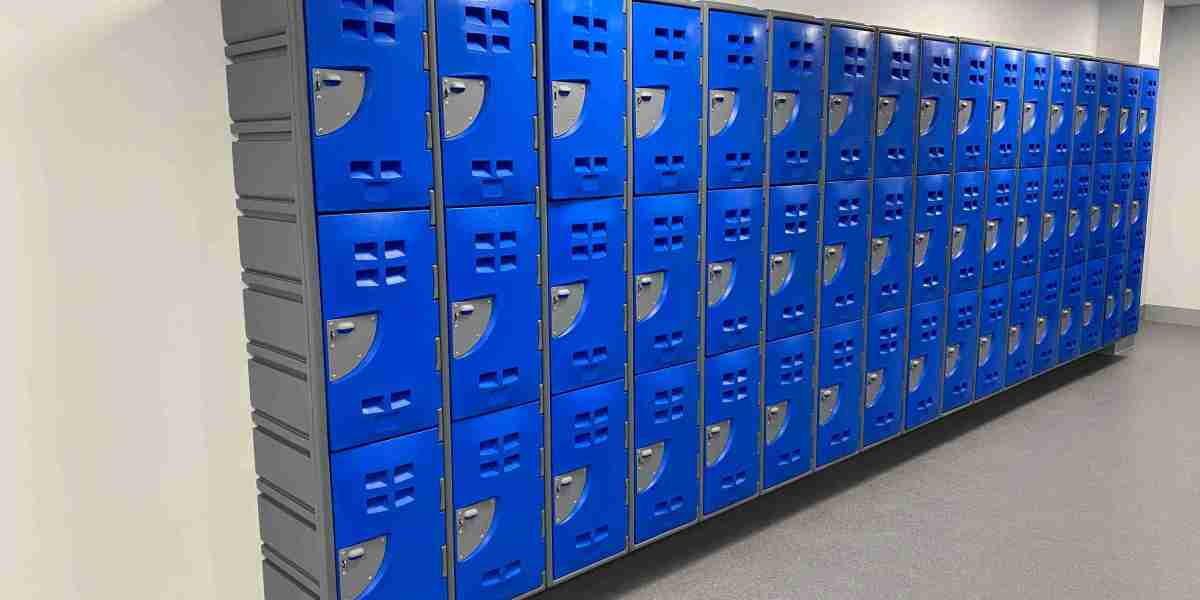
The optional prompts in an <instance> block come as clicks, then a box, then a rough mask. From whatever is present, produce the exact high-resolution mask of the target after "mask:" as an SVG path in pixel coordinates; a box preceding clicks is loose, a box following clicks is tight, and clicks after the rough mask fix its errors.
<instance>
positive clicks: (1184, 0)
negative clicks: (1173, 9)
mask: <svg viewBox="0 0 1200 600" xmlns="http://www.w3.org/2000/svg"><path fill="white" fill-rule="evenodd" d="M1193 4H1200V0H1167V6H1192V5H1193Z"/></svg>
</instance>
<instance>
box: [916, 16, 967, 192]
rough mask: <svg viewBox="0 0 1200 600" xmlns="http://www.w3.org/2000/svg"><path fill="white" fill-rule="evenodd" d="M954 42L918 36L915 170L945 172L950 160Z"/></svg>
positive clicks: (952, 146)
mask: <svg viewBox="0 0 1200 600" xmlns="http://www.w3.org/2000/svg"><path fill="white" fill-rule="evenodd" d="M956 54H957V47H956V46H955V45H954V42H950V41H944V40H936V39H930V38H922V39H921V88H920V92H921V100H920V102H919V103H918V106H917V174H919V175H929V174H932V173H949V172H950V167H951V165H952V164H953V162H954V120H955V115H956V114H957V112H958V111H957V110H956V107H955V106H954V78H955V71H956V69H955V66H956V65H957V63H958V59H957V58H956V57H955V55H956Z"/></svg>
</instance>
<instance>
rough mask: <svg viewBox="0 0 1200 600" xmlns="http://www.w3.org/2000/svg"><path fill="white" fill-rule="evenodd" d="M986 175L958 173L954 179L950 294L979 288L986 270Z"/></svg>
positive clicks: (977, 172) (982, 172)
mask: <svg viewBox="0 0 1200 600" xmlns="http://www.w3.org/2000/svg"><path fill="white" fill-rule="evenodd" d="M986 180H987V173H985V172H984V171H973V172H970V173H959V174H958V175H956V176H955V178H954V184H955V188H956V190H955V194H954V214H953V215H952V218H953V225H951V228H950V291H951V293H955V292H965V291H968V290H970V291H974V290H978V289H979V281H980V279H979V278H980V271H982V270H983V263H982V258H983V257H982V252H983V243H984V241H985V240H984V231H985V230H984V219H983V204H984V190H985V189H986Z"/></svg>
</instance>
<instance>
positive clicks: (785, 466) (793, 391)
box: [763, 333, 817, 487]
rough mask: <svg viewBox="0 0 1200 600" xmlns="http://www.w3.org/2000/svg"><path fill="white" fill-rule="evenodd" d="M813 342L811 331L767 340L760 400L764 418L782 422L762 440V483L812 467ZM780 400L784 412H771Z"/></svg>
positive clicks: (778, 480) (775, 482)
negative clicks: (764, 396)
mask: <svg viewBox="0 0 1200 600" xmlns="http://www.w3.org/2000/svg"><path fill="white" fill-rule="evenodd" d="M816 343H817V342H816V335H815V334H812V333H806V334H801V335H794V336H792V337H788V338H783V339H781V340H775V341H773V342H767V345H766V371H765V373H766V375H765V377H766V380H765V381H764V384H765V386H764V387H765V390H766V398H765V399H764V402H763V404H764V405H765V406H766V407H767V411H768V413H767V417H766V418H767V419H771V418H772V417H774V418H783V424H782V425H781V426H780V430H779V433H778V434H777V435H776V437H775V439H773V440H770V439H768V440H765V444H766V446H765V449H764V452H765V454H764V455H763V487H772V486H776V485H779V484H781V483H783V482H785V481H788V480H789V479H794V478H796V477H799V476H800V475H803V474H805V473H807V472H808V471H809V470H811V469H812V465H813V415H814V411H813V406H814V403H813V398H814V397H815V396H814V394H815V393H816V392H815V389H814V387H813V386H814V385H815V384H816V380H815V369H816V363H815V358H816V353H817V346H816ZM784 402H786V403H787V404H786V407H785V408H784V409H783V410H780V411H779V412H781V413H783V414H784V415H785V416H783V417H779V416H778V413H776V414H775V415H772V414H771V412H770V411H771V408H772V407H776V408H778V405H779V404H781V403H784ZM768 429H770V428H768Z"/></svg>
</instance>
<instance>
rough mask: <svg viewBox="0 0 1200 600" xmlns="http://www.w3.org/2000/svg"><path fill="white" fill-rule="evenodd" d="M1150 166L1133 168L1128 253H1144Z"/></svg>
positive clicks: (1148, 208) (1148, 164) (1148, 214)
mask: <svg viewBox="0 0 1200 600" xmlns="http://www.w3.org/2000/svg"><path fill="white" fill-rule="evenodd" d="M1150 164H1151V163H1148V162H1142V163H1137V164H1135V165H1134V167H1133V195H1132V196H1131V197H1130V199H1129V210H1128V211H1127V212H1128V213H1129V253H1130V254H1137V255H1142V254H1145V252H1146V219H1147V218H1148V217H1149V216H1150Z"/></svg>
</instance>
